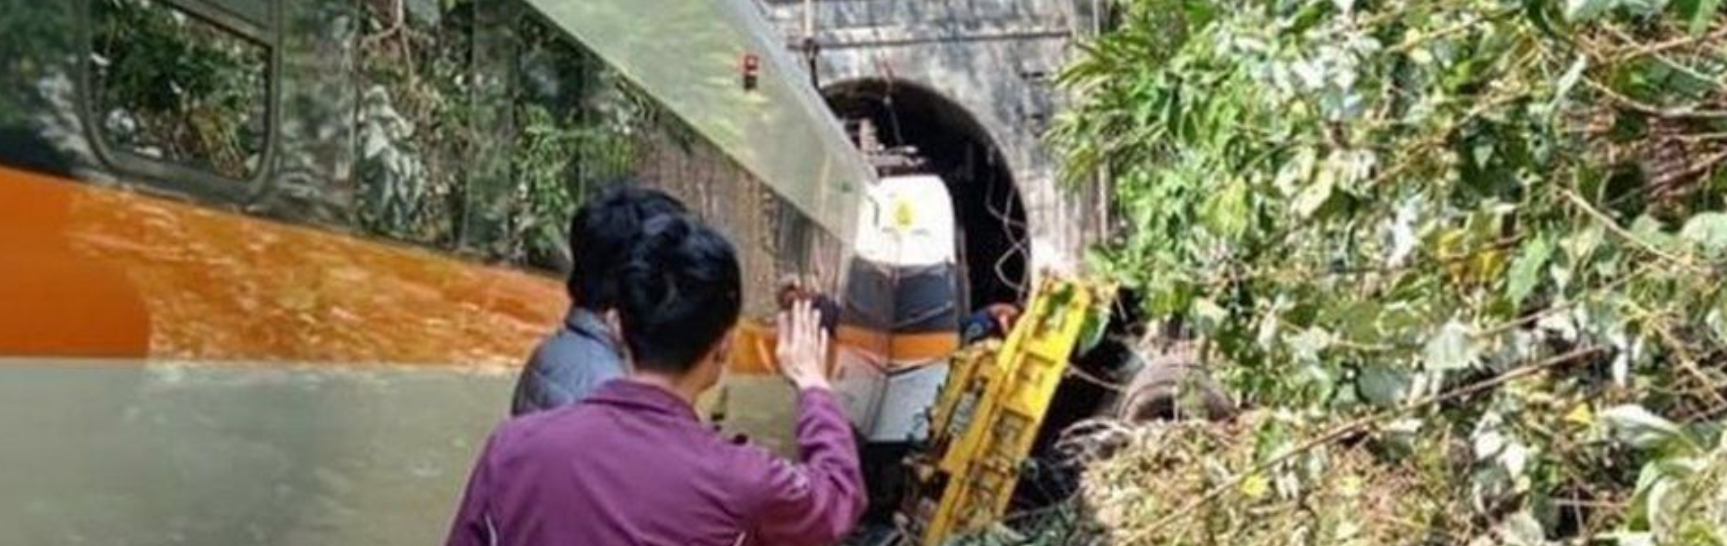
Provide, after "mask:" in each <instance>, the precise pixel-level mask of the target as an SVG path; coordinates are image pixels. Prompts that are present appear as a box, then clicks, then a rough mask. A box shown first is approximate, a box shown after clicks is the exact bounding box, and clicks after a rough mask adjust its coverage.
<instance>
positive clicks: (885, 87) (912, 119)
mask: <svg viewBox="0 0 1727 546" xmlns="http://www.w3.org/2000/svg"><path fill="white" fill-rule="evenodd" d="M823 95H824V96H825V97H826V98H827V101H828V106H829V107H830V108H832V109H833V111H834V113H835V114H836V115H837V116H838V117H839V118H840V119H842V120H846V121H848V122H855V121H857V120H869V121H870V122H872V123H873V124H874V126H875V127H876V134H877V138H878V139H879V140H880V142H881V144H882V145H884V146H886V147H888V148H898V147H904V146H910V147H913V148H916V150H917V152H918V154H917V155H918V157H920V158H922V159H923V160H924V161H925V162H926V163H925V168H924V169H923V170H924V171H926V172H927V173H928V174H933V175H936V176H939V177H941V178H942V180H944V181H945V182H946V183H947V189H948V193H949V195H950V196H952V199H953V205H954V219H955V221H956V222H957V223H958V224H959V225H958V226H957V227H958V229H957V230H956V233H957V234H958V235H957V236H958V238H959V239H960V241H957V242H956V244H957V245H958V251H959V263H960V266H961V267H962V268H963V270H964V272H965V273H964V277H965V281H966V285H967V286H966V287H965V288H966V291H967V292H966V293H967V294H968V297H967V300H968V301H967V302H966V303H968V304H969V305H970V307H969V308H968V310H970V309H981V308H983V307H984V306H987V305H989V304H992V303H1015V304H1021V303H1023V299H1024V298H1025V297H1026V295H1027V291H1028V289H1029V287H1028V286H1027V285H1028V277H1027V271H1026V264H1027V263H1029V261H1030V251H1031V246H1030V240H1029V239H1028V238H1027V236H1026V220H1025V218H1026V214H1025V205H1024V201H1023V200H1022V199H1020V195H1019V191H1018V190H1017V189H1016V188H1015V186H1014V180H1013V174H1012V172H1011V171H1010V170H1009V169H1008V165H1007V161H1006V159H1005V158H1004V157H1003V155H1002V153H1001V150H1000V149H999V148H998V147H996V145H995V144H994V142H993V140H992V139H991V138H990V137H989V134H988V133H987V132H986V131H985V130H984V128H983V126H982V125H980V124H979V123H978V122H977V120H976V119H974V118H972V116H971V115H970V114H969V113H967V112H966V111H965V109H964V108H962V107H960V106H959V105H957V104H955V103H953V102H952V101H950V100H948V99H947V98H945V97H943V96H941V95H939V94H937V93H935V92H933V91H931V90H928V89H925V88H922V87H919V86H915V85H907V84H905V83H902V82H891V81H885V80H864V81H856V82H847V83H841V84H837V85H833V86H829V87H827V88H826V89H824V91H823Z"/></svg>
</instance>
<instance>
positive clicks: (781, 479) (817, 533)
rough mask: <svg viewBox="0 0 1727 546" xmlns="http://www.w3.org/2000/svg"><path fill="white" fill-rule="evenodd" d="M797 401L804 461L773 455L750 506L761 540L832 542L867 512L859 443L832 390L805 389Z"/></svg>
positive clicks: (798, 545) (800, 544)
mask: <svg viewBox="0 0 1727 546" xmlns="http://www.w3.org/2000/svg"><path fill="white" fill-rule="evenodd" d="M798 405H799V406H800V415H799V416H798V431H797V432H798V446H799V448H800V449H801V450H802V453H803V458H804V462H803V463H802V464H793V463H789V462H786V461H784V460H779V459H775V460H774V461H773V462H771V463H769V464H768V466H767V467H766V468H767V470H766V476H765V477H764V479H762V480H761V481H760V482H758V483H759V484H760V488H759V489H758V491H759V492H760V496H759V498H758V500H757V503H755V507H756V509H755V510H754V511H753V512H752V514H753V518H752V519H753V520H754V528H755V539H756V543H759V544H775V545H780V544H783V545H787V546H819V545H825V544H834V543H837V542H839V541H840V539H842V538H845V536H846V534H848V533H850V532H851V531H852V529H853V528H854V527H855V526H856V525H857V522H858V518H860V517H862V516H863V511H864V503H865V502H866V501H865V496H864V488H863V473H862V471H861V470H859V468H858V450H857V444H856V443H855V441H854V440H853V438H852V432H851V425H850V424H849V423H848V422H847V421H846V418H845V415H844V413H843V412H842V411H841V410H840V407H839V404H838V403H837V402H835V401H834V397H833V393H831V392H828V391H826V390H822V389H808V390H805V391H803V392H802V393H800V394H799V396H798Z"/></svg>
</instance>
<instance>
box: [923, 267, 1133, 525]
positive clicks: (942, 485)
mask: <svg viewBox="0 0 1727 546" xmlns="http://www.w3.org/2000/svg"><path fill="white" fill-rule="evenodd" d="M1104 301H1105V293H1104V291H1103V290H1101V289H1100V287H1097V286H1092V285H1088V284H1086V283H1081V282H1076V281H1072V280H1065V279H1059V278H1047V279H1045V280H1044V282H1043V283H1042V284H1041V285H1040V286H1039V288H1038V291H1037V293H1036V294H1035V295H1034V296H1033V298H1032V301H1031V306H1030V308H1029V309H1028V312H1027V313H1026V314H1025V315H1024V317H1025V318H1024V319H1022V320H1021V321H1020V322H1019V324H1018V325H1017V326H1015V327H1014V329H1013V332H1011V333H1010V334H1009V335H1008V337H1007V340H1006V341H1005V342H985V343H982V344H979V345H975V346H973V347H969V348H967V349H966V350H964V351H961V352H960V353H959V354H958V355H956V356H955V358H954V365H953V368H952V370H951V371H950V372H949V376H948V383H947V385H946V386H945V387H943V388H942V392H941V395H940V397H939V398H938V399H937V402H936V407H935V409H934V412H933V415H932V420H931V421H932V422H931V425H932V426H931V429H930V430H931V437H930V446H931V451H930V452H929V453H927V454H926V455H927V458H926V459H925V461H924V464H923V465H921V468H918V471H919V472H918V474H919V481H920V482H921V483H923V484H925V485H926V487H927V488H928V489H935V490H939V494H940V501H939V502H938V503H937V504H936V505H935V506H933V507H929V506H928V499H914V501H913V502H914V505H913V512H914V514H913V518H912V519H913V520H914V521H916V522H917V524H918V527H919V528H921V532H922V537H923V544H926V545H937V544H942V543H943V542H945V541H946V540H948V539H949V538H951V537H953V536H955V535H958V534H962V533H967V532H974V531H978V530H981V529H983V528H984V527H985V526H988V525H990V524H992V523H994V522H996V521H999V520H1000V519H1001V517H1002V515H1003V514H1004V513H1005V512H1006V511H1007V508H1008V503H1009V501H1011V500H1012V497H1013V489H1014V485H1015V484H1016V483H1017V482H1018V480H1019V472H1020V465H1021V463H1022V462H1023V461H1024V460H1025V458H1026V457H1027V455H1028V454H1029V452H1030V451H1031V446H1032V442H1033V441H1034V440H1035V439H1036V437H1037V431H1038V427H1039V426H1040V425H1041V424H1042V423H1043V418H1044V414H1045V413H1046V412H1048V410H1049V404H1050V401H1051V399H1052V398H1054V396H1055V389H1056V386H1057V385H1059V384H1060V383H1061V379H1062V376H1063V374H1065V373H1066V371H1067V366H1068V357H1069V355H1071V354H1072V353H1073V350H1074V347H1075V345H1077V344H1078V343H1079V342H1080V336H1081V335H1082V334H1083V333H1084V332H1085V330H1086V327H1087V320H1088V318H1089V317H1090V316H1091V314H1092V312H1093V310H1094V309H1096V308H1098V307H1100V306H1102V305H1103V303H1104ZM931 463H933V466H932V465H931ZM929 493H930V494H934V493H936V491H929ZM914 532H915V530H914Z"/></svg>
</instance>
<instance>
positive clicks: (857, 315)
mask: <svg viewBox="0 0 1727 546" xmlns="http://www.w3.org/2000/svg"><path fill="white" fill-rule="evenodd" d="M858 223H859V228H858V232H857V246H856V252H855V254H854V255H853V259H852V261H851V267H850V270H849V272H848V277H847V283H846V287H847V289H848V290H851V291H854V292H855V293H853V294H848V295H847V297H846V298H845V300H846V301H847V302H860V303H869V304H873V306H870V307H858V306H850V307H847V308H846V309H845V312H844V313H842V315H841V317H842V320H841V327H840V337H841V338H848V339H856V340H866V339H885V340H886V349H887V350H886V351H885V352H882V353H873V354H872V353H869V352H863V351H842V352H841V353H840V355H839V359H840V360H839V362H838V366H837V371H836V379H835V385H836V390H837V392H839V394H840V398H841V400H842V402H843V403H844V404H845V405H846V408H847V411H848V413H849V415H850V416H851V419H852V422H853V424H854V426H856V428H857V430H858V437H859V439H860V448H861V450H862V455H863V459H864V472H865V481H866V483H867V485H868V486H869V489H870V495H871V503H870V505H871V513H870V515H869V516H870V517H869V519H870V520H871V523H875V524H884V523H887V520H888V518H890V517H891V511H892V510H893V508H894V507H896V506H897V505H898V501H899V499H900V497H901V496H902V495H903V494H904V491H903V488H904V486H905V483H906V482H905V475H904V467H903V465H902V461H903V459H904V458H905V456H906V455H907V454H908V453H909V452H910V450H911V449H913V448H914V447H915V446H917V445H918V444H919V443H920V442H922V441H923V440H925V439H926V438H927V437H928V435H929V428H928V426H929V411H930V408H931V407H932V406H933V404H934V403H935V399H936V397H937V395H938V393H939V391H940V389H941V386H942V384H943V383H944V382H945V381H946V379H947V374H948V369H949V357H951V356H952V354H953V353H954V351H955V350H956V349H957V348H958V345H959V331H958V328H959V326H958V324H959V317H960V312H961V311H960V308H959V304H958V302H959V301H960V299H961V298H960V297H959V295H960V293H961V286H960V282H959V276H958V267H957V265H956V254H957V251H956V244H955V243H956V238H955V233H954V230H955V229H956V225H955V223H954V212H953V204H952V202H951V198H950V197H949V195H948V192H947V187H946V185H945V184H944V183H943V182H942V180H941V179H940V178H937V177H934V176H927V175H908V176H890V177H884V178H883V179H881V181H880V182H879V183H877V185H875V186H874V187H872V188H871V189H870V190H869V193H868V197H867V198H866V199H865V200H864V203H863V205H862V206H861V208H860V210H859V214H858ZM866 292H867V293H883V294H889V295H891V296H890V297H867V294H866ZM850 345H853V346H870V345H872V344H871V343H869V342H865V341H854V342H853V343H850Z"/></svg>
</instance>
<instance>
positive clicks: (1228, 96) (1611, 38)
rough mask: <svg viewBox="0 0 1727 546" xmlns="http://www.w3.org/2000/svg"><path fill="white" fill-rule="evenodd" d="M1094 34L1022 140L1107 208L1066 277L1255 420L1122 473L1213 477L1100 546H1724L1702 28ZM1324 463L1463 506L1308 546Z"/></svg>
mask: <svg viewBox="0 0 1727 546" xmlns="http://www.w3.org/2000/svg"><path fill="white" fill-rule="evenodd" d="M1119 8H1120V13H1119V15H1120V17H1121V24H1120V26H1119V28H1118V29H1116V30H1114V31H1112V32H1110V33H1107V34H1105V35H1103V36H1101V37H1100V38H1099V39H1097V40H1095V41H1094V42H1093V43H1090V44H1088V45H1087V47H1086V48H1085V50H1084V52H1083V53H1082V55H1081V56H1080V59H1079V60H1078V61H1077V62H1076V63H1075V64H1074V65H1072V66H1071V67H1070V68H1069V70H1068V71H1067V72H1066V74H1065V75H1064V79H1063V81H1064V83H1065V84H1066V85H1067V86H1068V88H1069V89H1070V90H1071V91H1072V92H1073V93H1074V94H1075V101H1076V102H1075V104H1074V106H1073V108H1072V110H1071V111H1070V112H1069V113H1068V114H1067V115H1066V116H1065V117H1064V118H1063V119H1062V120H1061V122H1060V123H1059V124H1058V127H1057V129H1056V131H1055V135H1054V137H1053V138H1054V141H1055V143H1056V146H1057V147H1058V149H1059V150H1060V151H1061V153H1062V154H1063V156H1064V160H1065V162H1066V167H1067V169H1068V171H1069V174H1070V175H1071V176H1073V177H1074V178H1076V179H1083V180H1091V179H1102V180H1104V181H1105V182H1106V183H1107V184H1109V185H1110V187H1111V189H1112V190H1113V195H1114V197H1115V200H1116V201H1115V206H1116V208H1117V210H1118V211H1119V212H1120V213H1121V217H1122V222H1123V225H1122V226H1121V229H1120V230H1119V237H1118V238H1117V239H1116V240H1114V241H1112V242H1111V243H1110V244H1108V245H1107V246H1106V247H1105V248H1103V249H1101V250H1100V252H1099V253H1098V254H1097V256H1096V258H1097V260H1096V261H1097V264H1098V266H1099V267H1100V268H1101V269H1103V270H1105V271H1108V272H1110V273H1112V274H1113V275H1115V276H1116V277H1118V278H1120V279H1121V280H1123V281H1124V282H1125V283H1127V284H1128V285H1130V286H1133V287H1135V288H1137V289H1138V290H1139V291H1140V293H1141V294H1142V295H1144V296H1145V299H1146V305H1147V307H1148V311H1150V314H1151V315H1153V316H1156V317H1160V318H1164V319H1179V320H1182V321H1185V322H1186V323H1187V324H1190V325H1192V326H1193V328H1194V330H1195V331H1196V332H1198V334H1199V335H1200V336H1202V337H1203V338H1204V339H1205V340H1206V341H1207V343H1208V346H1209V347H1210V349H1209V351H1208V353H1207V359H1208V361H1209V362H1210V364H1211V365H1212V366H1213V367H1214V369H1215V370H1216V371H1217V373H1218V374H1220V375H1221V376H1222V377H1223V378H1225V379H1226V380H1227V383H1228V384H1229V385H1231V386H1233V387H1234V389H1235V390H1236V391H1237V392H1238V393H1239V394H1240V395H1241V396H1242V398H1243V400H1244V402H1246V403H1247V404H1248V405H1250V406H1254V407H1257V408H1260V409H1259V411H1260V412H1262V413H1263V414H1271V415H1275V416H1276V418H1262V419H1258V420H1256V421H1254V424H1253V426H1252V427H1251V428H1252V429H1253V430H1252V431H1251V432H1249V433H1245V434H1243V435H1241V438H1242V442H1246V443H1248V444H1250V445H1245V446H1236V447H1237V448H1239V449H1246V450H1248V454H1249V455H1250V456H1249V457H1247V458H1245V459H1236V458H1231V457H1232V456H1223V455H1222V454H1219V453H1214V455H1217V456H1218V458H1217V460H1210V458H1209V457H1206V456H1204V455H1205V454H1206V453H1208V452H1210V451H1208V450H1217V449H1222V448H1217V447H1216V446H1213V447H1209V448H1208V447H1204V446H1203V445H1201V446H1199V447H1194V449H1195V450H1197V451H1195V453H1196V454H1197V455H1195V456H1194V457H1191V458H1190V459H1191V460H1189V462H1188V463H1186V464H1178V463H1179V461H1178V462H1177V463H1170V464H1168V465H1167V466H1166V467H1155V466H1154V467H1153V468H1154V469H1156V468H1161V470H1156V471H1154V472H1153V473H1154V474H1156V473H1157V472H1163V473H1166V474H1169V473H1182V472H1189V473H1192V472H1202V471H1203V472H1206V473H1208V474H1206V475H1211V476H1213V477H1214V478H1215V479H1213V480H1211V481H1209V482H1207V483H1206V484H1205V487H1202V488H1199V489H1197V490H1199V491H1205V492H1206V493H1205V494H1198V495H1189V496H1187V497H1186V498H1168V497H1163V498H1157V499H1152V500H1148V499H1144V498H1139V499H1138V500H1137V501H1136V500H1134V499H1133V497H1132V496H1131V495H1130V496H1129V497H1128V500H1123V501H1121V502H1138V504H1136V505H1135V506H1137V507H1138V508H1136V509H1137V510H1139V511H1138V512H1135V513H1134V514H1133V515H1132V517H1118V518H1117V519H1118V520H1120V521H1127V522H1134V523H1133V525H1137V526H1139V527H1137V528H1135V529H1134V532H1131V533H1127V534H1126V536H1127V537H1129V538H1132V539H1133V540H1134V541H1139V542H1143V543H1206V542H1209V541H1217V540H1223V541H1224V542H1230V541H1232V540H1238V539H1239V537H1244V536H1248V534H1247V533H1245V532H1244V531H1243V529H1242V528H1241V527H1243V526H1253V525H1255V524H1256V522H1259V521H1263V520H1259V519H1257V518H1253V517H1240V518H1233V519H1231V518H1227V517H1221V516H1220V515H1227V514H1228V513H1229V512H1227V510H1245V512H1243V513H1245V514H1252V513H1253V506H1255V505H1256V503H1274V502H1280V501H1279V499H1281V501H1301V502H1298V504H1301V503H1304V502H1307V501H1313V503H1312V505H1305V504H1304V505H1303V506H1305V508H1306V509H1307V510H1309V511H1313V515H1312V516H1311V518H1310V520H1309V521H1308V524H1310V525H1311V526H1312V527H1313V528H1312V529H1310V531H1311V532H1307V533H1286V534H1280V535H1279V536H1278V537H1268V536H1259V537H1258V538H1254V539H1252V540H1251V541H1250V543H1299V542H1314V541H1317V542H1315V543H1331V542H1335V541H1353V542H1360V543H1385V542H1398V543H1402V542H1434V543H1462V542H1469V541H1475V540H1486V541H1488V542H1496V543H1540V542H1544V541H1549V540H1577V541H1588V540H1617V541H1619V542H1620V543H1624V544H1648V543H1662V544H1666V543H1686V544H1721V543H1727V515H1724V514H1723V507H1722V506H1723V499H1727V488H1724V487H1723V483H1724V482H1723V475H1724V474H1727V456H1724V455H1723V454H1724V453H1727V444H1724V443H1723V438H1722V435H1721V434H1720V432H1719V428H1720V427H1719V426H1718V425H1717V423H1718V422H1719V419H1720V416H1721V414H1722V413H1723V412H1727V390H1724V389H1723V385H1727V383H1724V381H1727V283H1723V282H1722V279H1723V274H1724V273H1727V204H1724V199H1727V168H1723V165H1724V162H1727V89H1724V88H1723V85H1724V78H1727V16H1724V15H1723V13H1722V11H1721V8H1722V2H1720V1H1719V0H1673V1H1671V2H1669V1H1664V0H1521V1H1512V0H1450V1H1369V0H1363V1H1351V0H1334V1H1297V0H1253V1H1249V0H1236V1H1230V0H1131V1H1126V2H1123V3H1121V4H1120V6H1119ZM1196 445H1198V444H1196ZM1232 445H1233V444H1232ZM1154 449H1155V447H1154ZM1356 449H1367V450H1369V452H1371V453H1372V454H1373V456H1374V460H1375V464H1381V465H1386V467H1388V468H1391V469H1394V471H1395V473H1397V474H1399V475H1406V476H1411V477H1413V478H1414V479H1416V480H1417V481H1418V482H1419V483H1418V484H1415V485H1407V484H1404V485H1400V487H1408V488H1409V490H1411V491H1414V492H1415V493H1410V494H1411V495H1418V496H1421V495H1425V498H1426V499H1428V501H1429V502H1428V504H1427V506H1445V507H1450V506H1459V507H1464V509H1460V510H1425V511H1415V512H1412V513H1410V515H1409V518H1410V520H1409V521H1406V522H1404V523H1406V524H1409V525H1407V527H1408V528H1406V529H1402V530H1401V531H1400V532H1397V533H1384V534H1378V535H1373V536H1375V537H1379V538H1372V537H1368V536H1367V535H1362V536H1354V537H1344V539H1348V540H1344V539H1340V538H1338V537H1337V536H1335V535H1326V536H1331V538H1332V539H1333V540H1330V541H1327V540H1320V539H1318V538H1316V537H1319V536H1321V535H1323V533H1320V531H1321V530H1322V529H1321V527H1324V525H1327V523H1326V522H1335V518H1333V517H1332V516H1334V515H1335V514H1329V515H1328V514H1327V513H1326V512H1325V510H1327V509H1328V508H1329V509H1346V507H1348V506H1351V505H1350V504H1349V503H1325V502H1319V500H1318V499H1320V498H1322V497H1323V495H1321V493H1322V492H1324V491H1327V489H1326V487H1325V482H1324V480H1318V479H1317V476H1323V475H1324V474H1325V473H1324V472H1323V470H1324V469H1326V468H1327V465H1328V464H1332V463H1333V462H1335V461H1340V460H1354V459H1351V458H1349V457H1344V456H1341V455H1340V453H1345V451H1340V450H1356ZM1131 452H1132V450H1129V453H1130V455H1129V456H1131ZM1142 455H1143V454H1142ZM1228 461H1235V462H1233V463H1232V462H1228ZM1316 470H1319V472H1315V471H1316ZM1374 472H1375V473H1378V472H1380V471H1379V470H1375V471H1374ZM1164 478H1169V476H1168V475H1165V476H1164ZM1398 483H1400V484H1401V483H1402V482H1398ZM1094 485H1096V484H1094ZM1244 486H1246V487H1249V488H1251V490H1252V491H1255V492H1257V493H1259V494H1258V495H1257V496H1252V495H1249V496H1244V495H1242V494H1240V493H1241V490H1242V488H1243V487H1244ZM1142 493H1145V494H1147V495H1162V494H1163V492H1161V491H1157V490H1149V491H1142ZM1094 500H1095V499H1094ZM1219 503H1235V506H1230V507H1221V508H1220V507H1218V506H1216V505H1217V504H1219ZM1266 506H1270V505H1266ZM1092 508H1093V509H1097V510H1102V511H1107V510H1108V509H1110V507H1097V506H1093V507H1092ZM1218 510H1226V511H1225V512H1219V511H1218ZM1110 513H1114V514H1116V515H1117V516H1120V514H1119V511H1118V512H1110ZM1195 516H1200V517H1195ZM1292 525H1295V526H1296V527H1300V525H1299V523H1297V524H1292ZM1412 529H1413V531H1412ZM1333 530H1334V529H1333ZM1421 530H1425V532H1422V531H1421ZM1316 533H1317V534H1316ZM1154 537H1155V540H1153V538H1154ZM1223 537H1236V538H1230V539H1225V538H1223ZM1280 537H1281V538H1280ZM1302 537H1305V538H1302ZM1387 537H1389V538H1387ZM1239 540H1245V539H1239Z"/></svg>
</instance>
